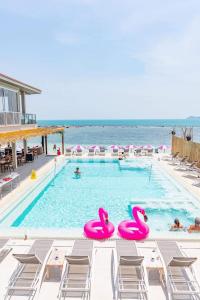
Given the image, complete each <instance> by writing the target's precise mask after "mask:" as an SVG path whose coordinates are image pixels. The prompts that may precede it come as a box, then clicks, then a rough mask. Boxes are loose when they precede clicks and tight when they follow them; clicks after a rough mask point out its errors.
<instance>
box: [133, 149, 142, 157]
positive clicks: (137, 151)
mask: <svg viewBox="0 0 200 300" xmlns="http://www.w3.org/2000/svg"><path fill="white" fill-rule="evenodd" d="M141 153H142V149H140V148H139V149H135V150H134V154H135V155H136V156H139V155H141Z"/></svg>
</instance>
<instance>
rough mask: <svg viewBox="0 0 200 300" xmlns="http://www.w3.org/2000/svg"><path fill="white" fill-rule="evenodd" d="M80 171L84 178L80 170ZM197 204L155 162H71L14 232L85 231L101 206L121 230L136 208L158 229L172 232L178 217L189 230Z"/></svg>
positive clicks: (16, 222) (17, 221)
mask: <svg viewBox="0 0 200 300" xmlns="http://www.w3.org/2000/svg"><path fill="white" fill-rule="evenodd" d="M76 167H79V168H80V171H81V178H79V179H76V178H75V176H74V170H75V168H76ZM193 200H194V199H193V198H191V196H190V195H189V194H188V193H187V192H186V191H184V190H182V189H181V188H180V187H178V186H177V185H176V184H175V183H173V182H172V181H171V179H170V178H168V176H167V175H166V174H164V173H163V172H162V171H161V170H160V168H159V167H158V166H157V165H156V164H155V163H154V164H153V165H152V163H151V161H146V162H145V163H144V162H142V164H141V167H140V161H139V163H138V162H137V163H135V162H134V161H133V162H127V163H122V165H120V162H119V161H118V160H107V161H106V160H102V161H101V160H98V161H93V160H84V159H83V160H70V161H69V162H68V163H67V164H66V165H65V167H64V168H63V169H62V170H61V171H60V172H59V173H58V174H57V176H56V177H55V179H54V180H53V181H52V182H51V183H50V184H49V185H48V186H47V187H46V188H45V189H44V190H43V191H42V192H41V193H40V194H39V195H38V196H37V197H36V198H35V199H34V200H33V201H32V203H31V204H30V205H29V206H27V208H26V209H25V210H24V211H23V212H22V213H21V214H20V215H19V216H18V217H17V218H16V219H15V220H14V221H13V222H12V225H11V226H12V227H25V228H80V227H83V225H84V224H85V222H87V221H88V220H90V219H94V218H96V217H97V211H98V208H99V207H101V206H102V207H104V208H105V209H107V210H108V212H109V218H110V220H111V221H112V222H113V223H114V224H115V225H117V224H118V223H119V222H120V221H121V220H124V219H127V218H131V217H132V216H131V208H132V206H133V205H137V204H139V205H141V206H142V207H144V208H145V210H146V212H147V214H148V217H149V221H148V224H149V226H150V228H151V229H152V230H156V231H166V230H168V229H169V225H170V224H171V223H172V222H173V220H174V218H175V217H178V218H180V220H181V222H182V223H183V224H184V225H185V226H188V225H189V224H190V223H191V222H193V220H194V217H195V216H196V214H197V212H198V207H197V206H196V203H195V201H193Z"/></svg>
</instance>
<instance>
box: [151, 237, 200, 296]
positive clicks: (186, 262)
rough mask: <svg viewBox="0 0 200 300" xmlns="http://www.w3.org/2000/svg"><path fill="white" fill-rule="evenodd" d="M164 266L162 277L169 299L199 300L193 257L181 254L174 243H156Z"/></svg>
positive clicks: (199, 292)
mask: <svg viewBox="0 0 200 300" xmlns="http://www.w3.org/2000/svg"><path fill="white" fill-rule="evenodd" d="M157 246H158V249H159V251H160V254H161V260H162V262H163V266H164V276H165V281H166V286H167V292H168V298H169V299H180V300H182V299H199V296H200V286H199V284H198V282H197V279H196V276H195V273H194V270H193V268H192V265H193V263H194V262H195V261H196V260H197V258H195V257H187V256H186V255H184V254H183V253H182V251H181V250H180V248H179V246H178V245H177V243H176V242H175V241H157Z"/></svg>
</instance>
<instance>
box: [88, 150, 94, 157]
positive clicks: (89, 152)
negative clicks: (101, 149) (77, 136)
mask: <svg viewBox="0 0 200 300" xmlns="http://www.w3.org/2000/svg"><path fill="white" fill-rule="evenodd" d="M94 155H95V151H94V149H92V148H89V149H88V156H94Z"/></svg>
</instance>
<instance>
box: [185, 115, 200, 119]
mask: <svg viewBox="0 0 200 300" xmlns="http://www.w3.org/2000/svg"><path fill="white" fill-rule="evenodd" d="M187 119H200V116H190V117H187Z"/></svg>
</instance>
